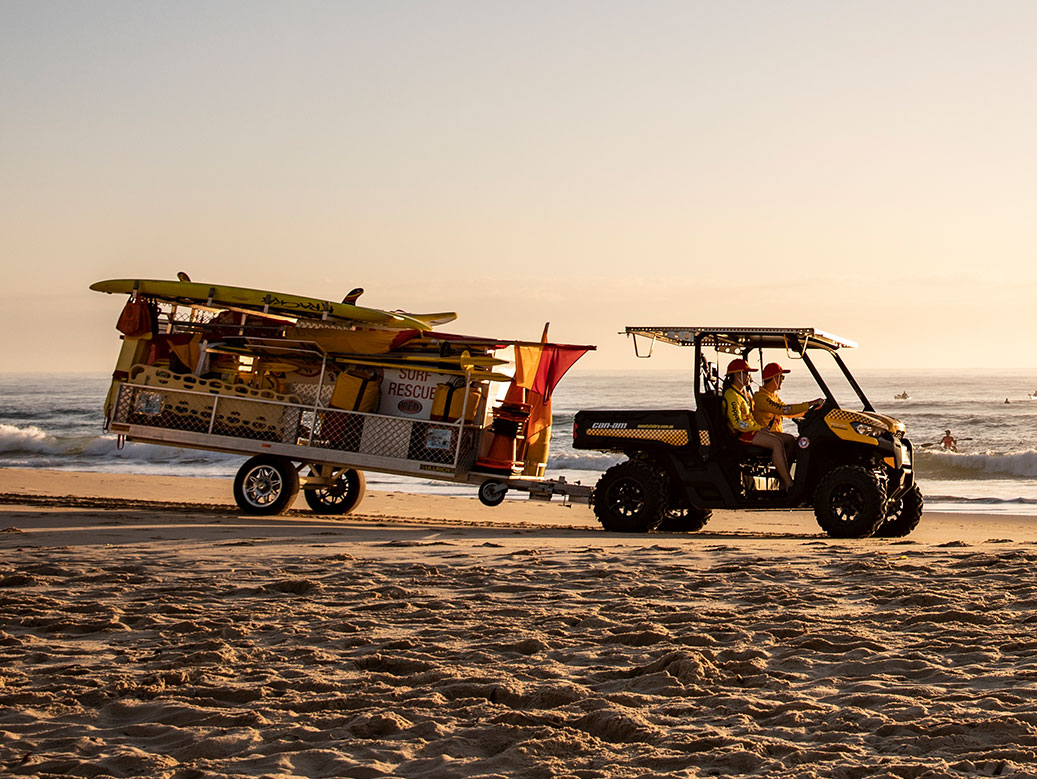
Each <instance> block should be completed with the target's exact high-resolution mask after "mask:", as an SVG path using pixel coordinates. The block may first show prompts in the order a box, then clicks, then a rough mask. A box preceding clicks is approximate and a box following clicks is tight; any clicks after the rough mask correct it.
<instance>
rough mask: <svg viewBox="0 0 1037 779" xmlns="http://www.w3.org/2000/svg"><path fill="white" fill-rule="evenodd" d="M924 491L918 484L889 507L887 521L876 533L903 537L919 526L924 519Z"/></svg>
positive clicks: (890, 536)
mask: <svg viewBox="0 0 1037 779" xmlns="http://www.w3.org/2000/svg"><path fill="white" fill-rule="evenodd" d="M923 503H924V501H923V500H922V491H921V490H920V489H918V485H917V484H916V485H915V486H914V487H912V488H911V489H909V490H908V491H907V492H906V493H904V496H903V497H902V498H900V500H898V501H894V503H893V504H892V505H891V506H890V507H889V511H887V512H886V521H885V522H883V523H882V524H881V525H879V529H878V530H876V531H875V535H877V536H880V537H881V538H903V537H904V536H906V535H908V534H909V533H910V532H911V531H912V530H914V529H915V528H916V527H918V523H919V521H920V520H921V519H922V504H923Z"/></svg>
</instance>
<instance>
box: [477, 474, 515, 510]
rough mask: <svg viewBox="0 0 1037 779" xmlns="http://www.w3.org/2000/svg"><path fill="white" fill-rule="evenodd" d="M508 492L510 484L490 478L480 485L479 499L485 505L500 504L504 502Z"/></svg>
mask: <svg viewBox="0 0 1037 779" xmlns="http://www.w3.org/2000/svg"><path fill="white" fill-rule="evenodd" d="M507 494H508V485H507V484H505V483H504V482H500V481H496V480H495V479H490V480H489V481H484V482H483V483H482V484H480V485H479V500H480V501H482V504H483V505H484V506H499V505H500V504H501V503H503V502H504V496H505V495H507Z"/></svg>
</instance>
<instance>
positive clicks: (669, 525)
mask: <svg viewBox="0 0 1037 779" xmlns="http://www.w3.org/2000/svg"><path fill="white" fill-rule="evenodd" d="M712 516H713V512H712V511H710V510H709V509H700V508H686V509H667V510H666V513H665V514H663V521H662V522H660V523H659V526H658V527H657V528H656V530H662V531H663V532H664V533H694V532H695V531H697V530H702V528H704V527H705V526H706V523H707V522H709V520H710V518H711V517H712Z"/></svg>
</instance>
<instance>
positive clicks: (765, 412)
mask: <svg viewBox="0 0 1037 779" xmlns="http://www.w3.org/2000/svg"><path fill="white" fill-rule="evenodd" d="M789 372H790V371H787V370H785V369H784V368H782V367H781V366H780V365H778V363H776V362H772V363H768V364H767V365H765V366H764V367H763V373H762V374H761V378H762V379H763V386H762V387H760V389H758V390H756V394H755V395H753V418H754V419H755V420H756V423H757V424H758V425H759V426H760V427H761V428H763V429H764V430H768V431H770V432H771V433H773V434H774V435H776V436H778V437H779V438H781V440H782V443H783V444H784V445H785V450H786V455H787V456H788V459H789V462H791V461H792V455H793V454H794V453H795V446H794V445H795V441H796V437H795V436H794V435H790V434H789V433H786V432H784V431H782V429H781V420H782V418H783V417H789V418H790V419H791V418H794V417H801V416H803V415H804V414H806V413H807V412H808V411H809V410H810V409H812V408H820V407H821V406H823V405H824V402H825V399H824V398H815V399H814V400H809V401H807V402H806V403H785V401H783V400H782V399H781V396H780V395H778V390H779V389H781V384H782V382H783V381H784V380H785V374H786V373H789Z"/></svg>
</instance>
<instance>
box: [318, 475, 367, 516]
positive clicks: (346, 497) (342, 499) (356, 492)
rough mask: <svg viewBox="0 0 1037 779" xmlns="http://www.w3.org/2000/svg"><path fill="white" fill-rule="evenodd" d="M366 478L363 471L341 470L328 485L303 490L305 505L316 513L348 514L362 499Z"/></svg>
mask: <svg viewBox="0 0 1037 779" xmlns="http://www.w3.org/2000/svg"><path fill="white" fill-rule="evenodd" d="M366 493H367V480H366V479H365V478H364V473H363V471H357V470H354V469H353V468H350V469H349V470H347V471H343V472H342V474H341V475H340V476H339V477H338V478H337V479H336V480H335V483H334V484H332V485H331V486H330V487H318V488H317V489H312V490H303V497H304V498H305V499H306V505H308V506H309V507H310V509H312V510H313V512H314V513H316V514H348V513H349V512H351V511H352V510H353V509H355V508H356V507H357V506H359V505H360V501H362V500H363V499H364V495H365V494H366Z"/></svg>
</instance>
